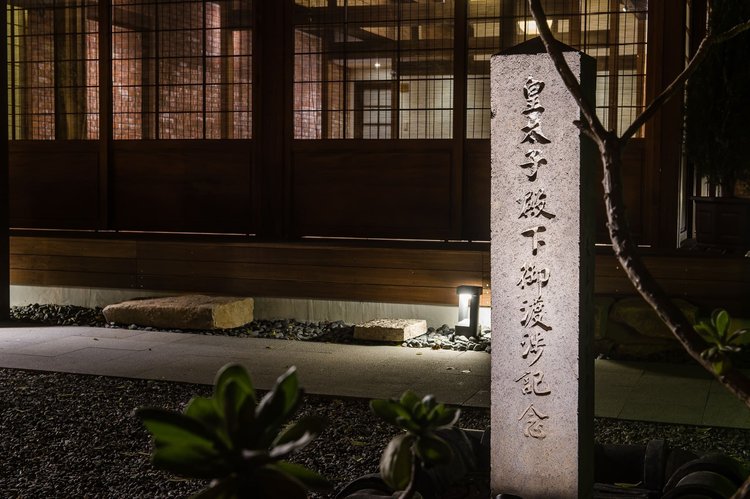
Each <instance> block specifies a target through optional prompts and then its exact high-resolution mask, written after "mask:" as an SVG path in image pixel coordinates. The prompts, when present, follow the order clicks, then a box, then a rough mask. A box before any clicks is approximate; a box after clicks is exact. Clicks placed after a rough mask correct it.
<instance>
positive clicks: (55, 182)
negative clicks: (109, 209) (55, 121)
mask: <svg viewBox="0 0 750 499" xmlns="http://www.w3.org/2000/svg"><path fill="white" fill-rule="evenodd" d="M98 147H99V143H98V142H97V141H55V142H52V141H34V142H23V141H12V142H11V143H10V174H9V183H10V190H9V204H10V225H11V227H25V228H53V229H96V228H98V223H99V157H98V154H99V149H98Z"/></svg>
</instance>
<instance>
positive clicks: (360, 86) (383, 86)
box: [352, 80, 398, 140]
mask: <svg viewBox="0 0 750 499" xmlns="http://www.w3.org/2000/svg"><path fill="white" fill-rule="evenodd" d="M352 83H354V138H355V139H362V138H363V137H362V135H363V134H362V128H363V127H364V125H365V123H364V111H365V107H364V96H365V91H366V90H390V91H391V139H397V138H398V92H397V91H396V82H395V81H391V80H356V81H353V82H352ZM378 135H380V133H378ZM375 140H387V139H381V138H379V137H378V138H377V139H375Z"/></svg>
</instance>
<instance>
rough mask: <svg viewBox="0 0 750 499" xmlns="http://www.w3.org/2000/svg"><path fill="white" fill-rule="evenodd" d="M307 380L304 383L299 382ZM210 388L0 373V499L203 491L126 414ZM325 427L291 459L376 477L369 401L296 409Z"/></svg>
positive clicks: (641, 428) (710, 444)
mask: <svg viewBox="0 0 750 499" xmlns="http://www.w3.org/2000/svg"><path fill="white" fill-rule="evenodd" d="M302 381H303V382H304V380H302ZM210 390H211V387H209V386H205V385H190V384H182V383H169V382H161V381H145V380H127V379H121V378H107V377H101V376H84V375H74V374H60V373H38V372H29V371H21V370H12V369H0V431H2V435H3V436H2V439H0V455H2V459H0V491H2V492H0V496H2V497H9V498H20V497H23V498H70V497H117V498H131V497H132V498H144V497H185V496H187V495H189V494H191V493H193V492H195V491H197V490H199V489H200V488H201V487H202V486H203V485H204V484H202V483H198V482H191V481H185V480H181V479H178V478H175V477H172V476H169V475H167V474H164V473H162V472H159V471H157V470H154V469H152V467H151V466H150V464H149V454H150V439H149V436H148V434H147V432H146V431H145V430H144V429H143V427H142V426H141V424H140V422H139V421H138V420H137V419H135V417H134V416H133V415H132V411H133V409H135V408H136V407H141V406H157V407H167V408H172V409H182V408H183V407H184V406H185V404H186V403H187V402H188V401H189V400H190V398H191V397H192V396H194V395H204V396H205V395H208V394H209V393H210ZM301 413H302V414H305V413H316V414H321V415H323V416H325V417H327V418H328V420H329V425H328V427H327V429H326V431H325V433H324V434H323V436H322V437H321V438H319V439H318V440H316V441H315V442H313V443H312V444H311V445H310V446H309V447H308V448H306V449H305V450H304V451H302V452H301V453H299V454H297V455H296V457H295V461H297V462H300V463H302V464H305V465H307V466H309V467H311V468H313V469H316V470H317V471H319V472H321V473H323V474H324V475H326V476H327V477H328V478H329V479H331V480H332V481H333V482H334V483H335V485H336V487H337V488H340V487H341V486H343V485H344V484H345V483H346V482H348V481H349V480H351V479H353V478H356V477H358V476H361V475H363V474H366V473H371V472H374V471H376V470H377V465H378V460H379V456H380V452H381V451H382V449H383V448H384V446H385V444H386V443H387V442H388V440H389V439H390V438H391V437H392V436H393V435H394V434H395V433H394V430H393V429H391V428H390V427H388V426H386V425H385V424H383V423H381V422H380V421H379V420H377V419H376V418H375V417H374V416H372V415H371V414H370V412H369V410H368V408H367V401H364V400H358V399H346V400H340V399H334V398H325V397H315V396H309V395H308V396H306V398H305V403H304V404H303V408H302V411H301ZM460 424H461V426H462V427H465V428H485V427H487V425H488V424H489V412H488V411H487V410H482V409H465V410H464V411H463V413H462V417H461V422H460ZM596 437H597V441H600V442H602V443H636V444H637V443H646V442H647V441H648V440H650V439H653V438H665V439H667V440H668V441H669V442H670V444H671V445H672V446H673V447H683V448H688V449H694V450H703V449H705V450H708V449H716V450H718V451H720V452H724V453H727V454H729V455H733V456H735V457H738V458H741V459H744V460H750V431H747V430H730V429H721V428H701V427H690V426H679V425H664V424H650V423H635V422H627V421H618V420H609V419H597V420H596Z"/></svg>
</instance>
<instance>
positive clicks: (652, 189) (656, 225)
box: [642, 0, 685, 249]
mask: <svg viewBox="0 0 750 499" xmlns="http://www.w3.org/2000/svg"><path fill="white" fill-rule="evenodd" d="M665 33H669V34H670V36H664V34H665ZM648 54H649V55H648V61H647V69H646V74H647V75H648V77H647V78H646V102H649V101H650V100H651V99H653V98H654V97H655V96H656V95H658V94H659V93H660V92H661V90H662V89H664V88H665V87H666V86H667V85H668V84H669V83H670V82H671V81H672V80H673V79H674V78H675V76H677V75H678V74H679V73H680V72H681V71H682V69H683V68H684V67H685V2H684V0H664V1H663V2H650V3H649V29H648ZM682 104H683V99H682V97H681V94H678V95H677V96H676V97H675V98H673V99H672V100H670V101H668V102H667V103H666V104H665V105H664V106H662V108H661V110H660V111H659V112H658V113H656V116H654V118H653V119H652V120H651V121H650V122H648V123H647V124H646V132H645V134H646V137H647V139H648V140H647V144H648V146H647V151H646V171H647V175H646V178H645V184H646V185H645V189H644V191H643V192H644V196H646V199H644V200H643V201H642V205H643V207H644V211H645V213H644V220H648V221H649V222H648V225H647V226H646V227H645V232H646V234H645V236H646V241H645V242H647V243H650V244H652V245H653V246H654V247H657V248H663V249H673V248H674V247H675V246H676V243H677V234H678V228H677V225H678V224H677V222H678V219H677V214H678V203H679V199H678V184H679V181H678V178H679V171H680V161H681V157H682Z"/></svg>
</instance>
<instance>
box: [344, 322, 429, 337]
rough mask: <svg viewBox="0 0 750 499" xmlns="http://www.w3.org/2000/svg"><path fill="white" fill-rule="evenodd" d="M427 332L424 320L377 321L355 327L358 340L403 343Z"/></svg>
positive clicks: (355, 335)
mask: <svg viewBox="0 0 750 499" xmlns="http://www.w3.org/2000/svg"><path fill="white" fill-rule="evenodd" d="M426 332H427V321H426V320H423V319H375V320H372V321H369V322H365V323H364V324H357V325H355V326H354V337H355V338H356V339H358V340H369V341H384V342H401V341H406V340H408V339H410V338H414V337H415V336H421V335H423V334H425V333H426Z"/></svg>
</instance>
